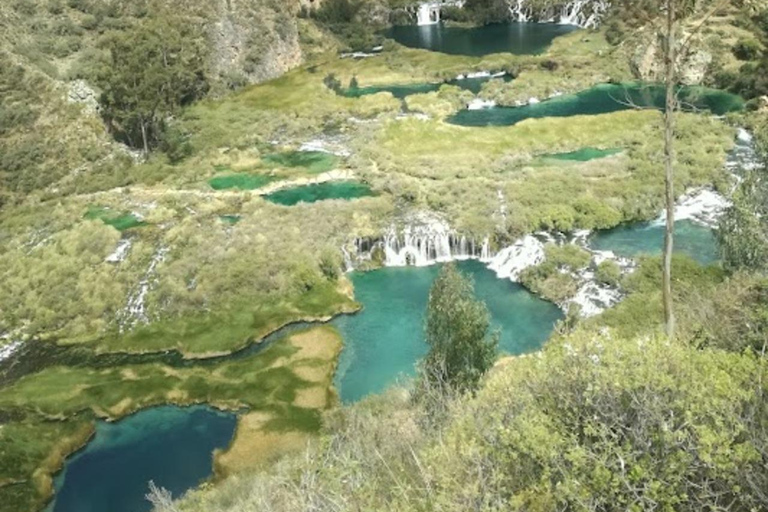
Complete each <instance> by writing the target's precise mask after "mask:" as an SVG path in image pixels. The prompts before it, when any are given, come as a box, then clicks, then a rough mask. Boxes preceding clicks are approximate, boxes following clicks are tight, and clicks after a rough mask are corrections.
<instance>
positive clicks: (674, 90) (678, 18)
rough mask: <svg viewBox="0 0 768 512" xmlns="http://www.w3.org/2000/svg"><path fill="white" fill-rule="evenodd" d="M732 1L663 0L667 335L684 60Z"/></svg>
mask: <svg viewBox="0 0 768 512" xmlns="http://www.w3.org/2000/svg"><path fill="white" fill-rule="evenodd" d="M728 3H729V0H717V1H716V2H714V3H713V2H699V1H697V0H662V6H661V7H662V11H663V13H664V20H663V22H662V24H661V29H660V34H659V35H660V37H661V39H662V42H663V53H664V57H663V59H664V84H665V86H666V101H665V108H664V189H665V194H664V196H665V209H666V214H667V219H666V227H665V230H664V258H663V279H662V294H663V302H664V325H665V330H666V333H667V336H668V337H670V338H672V337H673V336H674V334H675V314H674V311H673V306H672V252H673V250H674V237H675V181H674V178H675V175H674V168H675V147H674V141H675V117H676V112H677V110H678V108H679V106H680V102H679V100H678V97H677V95H678V93H679V91H680V87H679V83H680V62H681V61H682V58H684V57H685V56H686V54H687V53H688V51H689V49H690V44H691V41H692V38H693V36H694V35H696V34H697V33H698V32H699V31H700V30H701V28H702V27H703V26H704V25H705V24H706V22H707V21H708V20H709V19H710V18H711V17H712V16H714V15H715V14H716V13H717V12H719V11H720V10H721V9H722V8H723V7H725V6H726V5H727V4H728ZM706 4H709V5H710V6H711V9H710V10H709V11H708V12H705V13H703V14H702V15H701V19H700V20H699V21H698V23H697V24H696V25H695V26H694V27H692V29H691V30H689V31H688V34H687V35H686V37H685V38H684V39H683V38H682V37H680V25H681V24H682V22H683V21H684V20H686V19H688V18H690V17H691V16H693V15H694V14H698V11H699V9H700V8H703V7H704V5H706Z"/></svg>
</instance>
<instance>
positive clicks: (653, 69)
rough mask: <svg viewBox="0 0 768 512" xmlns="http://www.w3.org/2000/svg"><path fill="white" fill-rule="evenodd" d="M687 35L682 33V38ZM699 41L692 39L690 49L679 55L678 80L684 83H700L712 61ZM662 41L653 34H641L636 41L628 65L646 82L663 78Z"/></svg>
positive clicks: (709, 54)
mask: <svg viewBox="0 0 768 512" xmlns="http://www.w3.org/2000/svg"><path fill="white" fill-rule="evenodd" d="M686 38H687V36H685V35H683V37H682V39H686ZM702 46H703V45H702V44H701V42H700V41H693V44H691V45H690V49H689V50H688V51H687V52H686V53H685V54H683V55H680V56H679V59H678V62H679V65H680V82H681V83H682V84H684V85H700V84H701V83H702V82H703V81H704V78H705V77H706V75H707V70H708V69H709V66H710V64H711V63H712V54H711V53H709V52H708V51H707V50H706V49H704V48H703V47H702ZM663 52H664V48H663V43H662V41H661V39H660V38H659V37H656V35H655V34H650V33H645V34H641V36H640V38H639V40H638V41H637V43H636V50H635V53H634V55H633V56H632V60H631V62H630V66H631V68H632V73H633V74H634V75H635V77H637V78H638V79H640V80H643V81H646V82H661V81H663V79H664V53H663Z"/></svg>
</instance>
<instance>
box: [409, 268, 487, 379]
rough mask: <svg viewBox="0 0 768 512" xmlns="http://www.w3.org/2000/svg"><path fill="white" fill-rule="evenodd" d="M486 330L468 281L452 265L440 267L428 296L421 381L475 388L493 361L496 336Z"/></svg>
mask: <svg viewBox="0 0 768 512" xmlns="http://www.w3.org/2000/svg"><path fill="white" fill-rule="evenodd" d="M489 327H490V315H489V313H488V308H487V307H486V306H485V304H484V303H483V302H481V301H479V300H477V299H476V298H475V294H474V284H473V283H472V281H471V280H470V279H469V278H467V277H466V276H464V275H463V274H462V273H461V272H460V271H459V270H457V269H456V266H455V265H453V264H449V265H446V266H445V267H443V269H442V270H441V271H440V275H439V276H438V277H437V280H436V281H435V283H434V284H433V285H432V289H431V290H430V292H429V304H428V306H427V317H426V327H425V328H426V339H427V344H428V345H429V353H428V354H427V357H426V359H425V361H424V369H423V372H424V378H425V379H426V380H427V381H428V382H429V383H430V384H433V385H435V386H438V387H442V386H448V387H450V388H451V389H455V390H459V391H467V390H472V389H474V388H476V387H477V384H478V382H479V381H480V378H481V377H482V376H483V375H484V374H485V372H487V371H488V370H489V369H490V368H491V366H492V365H493V362H494V359H495V358H496V348H497V346H498V342H499V335H498V333H493V334H489V332H488V329H489Z"/></svg>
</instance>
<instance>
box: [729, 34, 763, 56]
mask: <svg viewBox="0 0 768 512" xmlns="http://www.w3.org/2000/svg"><path fill="white" fill-rule="evenodd" d="M761 53H762V49H761V46H760V42H759V41H757V40H756V39H741V40H740V41H739V42H738V43H736V45H735V46H734V47H733V54H734V55H735V56H736V58H737V59H739V60H756V59H758V58H759V57H760V54H761Z"/></svg>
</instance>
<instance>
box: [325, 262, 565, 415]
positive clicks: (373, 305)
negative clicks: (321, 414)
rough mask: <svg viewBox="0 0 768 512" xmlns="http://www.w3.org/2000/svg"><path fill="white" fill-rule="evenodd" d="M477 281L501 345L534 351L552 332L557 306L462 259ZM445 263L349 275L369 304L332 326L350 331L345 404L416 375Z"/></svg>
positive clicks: (342, 387)
mask: <svg viewBox="0 0 768 512" xmlns="http://www.w3.org/2000/svg"><path fill="white" fill-rule="evenodd" d="M458 266H459V268H460V269H461V270H462V271H464V272H466V273H468V274H469V275H471V276H472V277H473V278H474V280H475V290H476V293H477V296H478V297H479V298H480V299H482V300H484V301H485V303H486V304H487V306H488V309H489V310H490V313H491V317H492V322H493V325H494V327H497V328H499V329H501V342H500V349H501V350H502V351H504V352H508V353H510V354H522V353H525V352H531V351H534V350H536V349H538V348H539V347H541V345H542V343H544V341H546V339H547V338H549V335H550V333H551V332H552V328H553V327H554V324H555V322H557V321H558V320H559V319H560V318H562V313H561V312H560V310H559V309H558V308H557V307H556V306H555V305H553V304H551V303H549V302H545V301H543V300H541V299H539V298H537V297H535V296H534V295H533V294H531V293H530V292H528V291H526V290H525V289H524V288H523V287H522V286H520V285H517V284H514V283H512V282H510V281H509V280H506V279H504V280H503V279H498V278H497V277H496V275H495V274H494V273H493V272H491V271H490V270H488V269H487V268H486V267H485V265H483V264H482V263H480V262H477V261H466V262H461V263H458ZM439 271H440V266H432V267H419V268H416V267H405V268H384V269H380V270H375V271H373V272H365V273H362V272H355V273H353V274H351V277H352V281H353V283H354V285H355V297H356V298H357V300H358V301H360V302H361V303H362V304H363V306H364V309H363V311H362V312H360V313H358V314H357V315H353V316H344V317H340V318H337V319H336V320H334V321H333V324H334V325H335V326H336V327H337V328H338V329H339V331H340V332H341V334H342V336H343V337H344V351H343V352H342V354H341V357H340V360H339V368H338V371H337V373H336V387H337V389H338V390H339V394H340V396H341V399H342V401H343V402H345V403H350V402H355V401H357V400H360V399H361V398H363V397H365V396H366V395H369V394H371V393H378V392H381V391H383V390H384V389H385V388H386V387H387V386H389V385H391V384H393V383H394V382H396V381H397V379H398V377H400V376H412V375H413V374H414V372H415V369H416V363H417V362H418V361H419V360H420V359H421V358H422V357H423V356H424V355H425V354H426V352H427V346H426V343H425V342H424V338H423V314H424V311H425V309H426V306H427V298H428V296H429V288H430V286H431V285H432V281H433V280H434V279H435V277H437V274H438V272H439Z"/></svg>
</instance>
